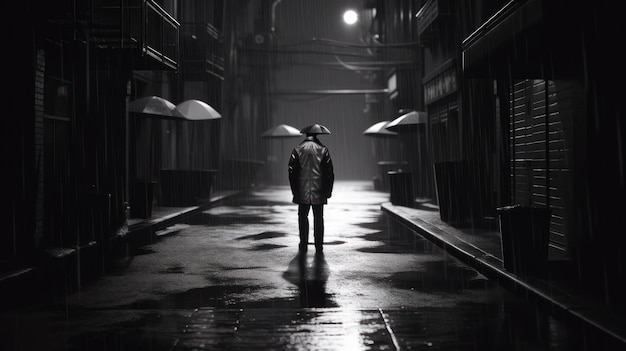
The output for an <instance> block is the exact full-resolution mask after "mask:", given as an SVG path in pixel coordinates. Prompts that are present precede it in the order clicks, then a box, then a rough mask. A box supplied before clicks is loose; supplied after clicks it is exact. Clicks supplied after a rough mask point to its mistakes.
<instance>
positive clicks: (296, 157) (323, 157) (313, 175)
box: [289, 136, 334, 204]
mask: <svg viewBox="0 0 626 351" xmlns="http://www.w3.org/2000/svg"><path fill="white" fill-rule="evenodd" d="M333 182H334V174H333V164H332V160H331V158H330V153H329V151H328V148H327V147H326V146H324V145H322V143H321V142H320V141H319V140H318V139H317V138H316V137H314V136H308V137H307V138H306V139H305V140H304V141H303V142H302V143H300V145H298V146H296V147H295V148H294V149H293V152H292V153H291V157H290V159H289V183H290V185H291V189H292V192H293V194H294V200H293V201H294V202H295V203H300V204H325V203H326V202H327V198H328V197H330V195H331V193H332V187H333Z"/></svg>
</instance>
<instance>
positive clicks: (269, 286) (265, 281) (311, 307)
mask: <svg viewBox="0 0 626 351" xmlns="http://www.w3.org/2000/svg"><path fill="white" fill-rule="evenodd" d="M386 201H388V194H385V193H380V192H375V191H373V190H371V186H370V183H366V182H338V184H337V185H336V191H335V192H334V194H333V198H331V199H330V200H329V204H328V205H327V207H326V209H325V216H326V237H325V245H326V246H325V250H324V252H325V254H324V255H323V256H321V255H316V254H315V250H314V247H313V246H311V249H310V250H309V252H308V253H307V254H306V256H299V255H298V254H297V244H298V235H297V214H296V211H297V206H295V205H294V204H292V203H291V202H290V193H289V189H288V187H286V186H285V187H271V188H262V189H255V190H254V191H252V192H250V193H249V194H246V196H241V197H238V198H234V199H231V200H227V201H225V202H223V203H221V204H219V205H217V206H216V207H214V208H211V209H209V210H207V211H205V212H204V213H202V214H200V215H197V216H195V217H193V218H190V219H189V220H188V221H186V223H183V224H179V225H178V226H176V230H175V234H173V235H170V236H168V237H164V238H162V239H161V240H159V241H157V242H155V243H154V244H152V245H149V246H147V247H142V248H140V249H138V250H137V251H136V252H134V256H133V257H132V260H131V262H130V263H128V265H127V266H125V267H123V268H120V270H119V271H117V272H113V273H111V274H109V275H107V276H105V277H103V278H101V279H98V280H97V281H95V282H94V283H93V284H91V285H90V286H88V287H86V288H84V289H83V290H82V291H80V292H78V293H76V294H73V295H70V296H67V300H66V301H62V302H59V303H58V304H56V305H54V306H50V308H49V309H44V310H36V311H32V310H31V311H15V312H14V314H12V315H8V316H5V318H3V323H5V322H8V323H9V324H7V325H8V327H7V328H5V332H7V331H8V332H13V334H12V336H11V337H10V339H9V340H12V341H10V345H13V346H16V347H14V348H13V349H23V350H30V349H44V348H41V346H42V345H47V346H50V345H57V346H58V347H54V348H50V347H45V349H58V350H62V349H73V350H122V349H124V350H127V349H133V350H204V349H206V350H234V349H238V350H259V349H263V350H296V349H298V350H395V349H429V350H430V349H433V350H530V349H532V350H584V349H586V348H585V344H584V340H583V339H582V338H583V337H582V335H581V333H579V332H578V331H577V330H575V329H572V328H570V327H567V326H566V325H564V324H563V323H561V322H560V321H557V320H555V319H554V318H552V317H550V316H548V315H547V314H546V313H544V312H541V311H538V310H536V309H534V308H532V307H531V306H529V305H528V304H527V303H526V302H525V301H523V300H522V299H520V298H518V297H516V296H514V295H512V294H510V293H509V292H507V291H505V290H503V289H502V288H501V287H500V286H499V285H497V284H496V283H494V282H491V281H489V280H488V279H486V278H485V277H484V276H482V275H481V274H479V273H478V272H476V271H475V270H474V269H472V268H470V267H468V266H466V265H465V264H463V263H461V262H460V261H458V260H457V259H455V258H454V257H451V256H449V255H447V254H446V253H445V252H444V251H442V250H441V249H440V248H438V247H436V246H434V245H432V244H431V243H430V242H428V241H426V240H425V239H423V238H421V237H419V236H416V235H415V234H414V233H413V232H411V231H410V230H408V229H407V228H406V227H404V226H402V225H400V224H399V223H397V222H395V221H393V220H391V219H390V218H388V217H386V216H385V215H383V213H382V211H381V210H380V204H381V203H382V202H386ZM35 336H36V337H35ZM11 338H12V339H11ZM5 340H6V339H5ZM9 349H11V348H9ZM592 349H593V348H592Z"/></svg>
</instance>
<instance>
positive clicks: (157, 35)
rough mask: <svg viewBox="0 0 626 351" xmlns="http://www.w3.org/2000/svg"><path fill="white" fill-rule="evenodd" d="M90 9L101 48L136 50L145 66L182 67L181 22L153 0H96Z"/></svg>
mask: <svg viewBox="0 0 626 351" xmlns="http://www.w3.org/2000/svg"><path fill="white" fill-rule="evenodd" d="M88 12H89V13H90V19H89V20H88V21H87V22H88V28H89V29H90V40H91V42H93V43H95V45H96V46H97V47H98V48H109V49H130V50H136V52H137V55H134V56H133V57H134V58H139V59H140V60H139V62H140V63H141V64H143V66H144V67H142V68H145V69H153V68H163V69H169V70H177V69H178V61H179V58H178V54H179V39H178V32H179V28H180V24H179V23H178V22H177V21H176V20H175V19H174V18H173V17H172V16H170V15H169V14H168V13H167V12H166V11H165V10H164V9H163V8H161V7H160V6H159V5H158V4H157V3H155V2H154V1H153V0H92V2H91V9H90V10H89V11H88Z"/></svg>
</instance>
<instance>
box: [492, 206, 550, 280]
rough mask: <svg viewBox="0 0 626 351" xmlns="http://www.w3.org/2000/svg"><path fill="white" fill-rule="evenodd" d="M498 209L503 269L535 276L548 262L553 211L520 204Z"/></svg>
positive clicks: (522, 274) (521, 274) (517, 273)
mask: <svg viewBox="0 0 626 351" xmlns="http://www.w3.org/2000/svg"><path fill="white" fill-rule="evenodd" d="M497 210H498V216H499V221H500V234H501V236H502V238H501V239H502V240H501V241H502V259H503V263H504V268H505V269H506V270H508V271H511V272H512V273H513V274H516V275H520V276H534V275H537V273H539V272H540V271H541V270H542V269H543V268H545V266H546V264H547V261H548V240H549V237H550V216H551V214H552V210H550V209H549V208H542V207H532V206H521V205H513V206H506V207H499V208H498V209H497Z"/></svg>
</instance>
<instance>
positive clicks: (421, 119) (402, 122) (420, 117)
mask: <svg viewBox="0 0 626 351" xmlns="http://www.w3.org/2000/svg"><path fill="white" fill-rule="evenodd" d="M426 121H427V114H426V112H422V111H411V112H408V113H405V114H403V115H401V116H400V117H398V118H396V119H394V120H393V121H391V122H389V124H387V126H385V128H386V129H388V130H391V131H398V130H400V129H402V128H406V127H410V126H416V125H418V124H426Z"/></svg>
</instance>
